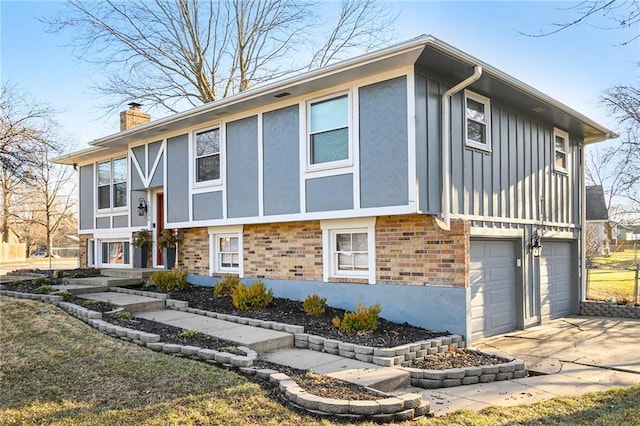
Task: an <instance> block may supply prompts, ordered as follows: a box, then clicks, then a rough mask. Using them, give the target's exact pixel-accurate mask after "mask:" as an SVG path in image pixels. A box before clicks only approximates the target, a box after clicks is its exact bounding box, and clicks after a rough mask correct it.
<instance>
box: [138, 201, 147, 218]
mask: <svg viewBox="0 0 640 426" xmlns="http://www.w3.org/2000/svg"><path fill="white" fill-rule="evenodd" d="M146 215H147V202H146V201H145V199H144V198H140V199H139V200H138V216H146Z"/></svg>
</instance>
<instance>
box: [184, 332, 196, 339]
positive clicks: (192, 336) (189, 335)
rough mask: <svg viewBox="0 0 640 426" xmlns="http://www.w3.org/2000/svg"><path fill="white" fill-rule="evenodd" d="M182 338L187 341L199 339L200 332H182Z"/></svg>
mask: <svg viewBox="0 0 640 426" xmlns="http://www.w3.org/2000/svg"><path fill="white" fill-rule="evenodd" d="M180 336H182V337H184V338H185V339H195V338H196V337H198V332H197V331H195V330H182V332H180Z"/></svg>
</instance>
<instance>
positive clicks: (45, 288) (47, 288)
mask: <svg viewBox="0 0 640 426" xmlns="http://www.w3.org/2000/svg"><path fill="white" fill-rule="evenodd" d="M52 291H53V287H51V286H50V285H41V286H40V287H38V288H36V292H37V293H51V292H52Z"/></svg>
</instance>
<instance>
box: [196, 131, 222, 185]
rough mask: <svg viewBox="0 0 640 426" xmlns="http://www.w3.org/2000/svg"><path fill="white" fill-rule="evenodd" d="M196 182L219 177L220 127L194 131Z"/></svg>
mask: <svg viewBox="0 0 640 426" xmlns="http://www.w3.org/2000/svg"><path fill="white" fill-rule="evenodd" d="M195 141H196V142H195V145H196V147H195V148H196V149H195V154H196V165H195V167H196V172H195V176H196V182H207V181H213V180H218V179H220V129H211V130H207V131H205V132H200V133H196V136H195Z"/></svg>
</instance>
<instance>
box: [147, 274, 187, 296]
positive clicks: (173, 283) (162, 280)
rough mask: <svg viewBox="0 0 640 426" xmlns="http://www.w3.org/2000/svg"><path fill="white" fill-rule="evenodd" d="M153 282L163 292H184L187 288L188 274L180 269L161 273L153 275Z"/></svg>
mask: <svg viewBox="0 0 640 426" xmlns="http://www.w3.org/2000/svg"><path fill="white" fill-rule="evenodd" d="M151 281H153V283H154V284H155V285H156V287H158V289H159V290H162V291H166V292H172V291H177V290H183V289H185V288H187V272H186V271H183V270H180V269H172V270H170V271H159V272H155V273H154V274H153V275H151Z"/></svg>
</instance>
